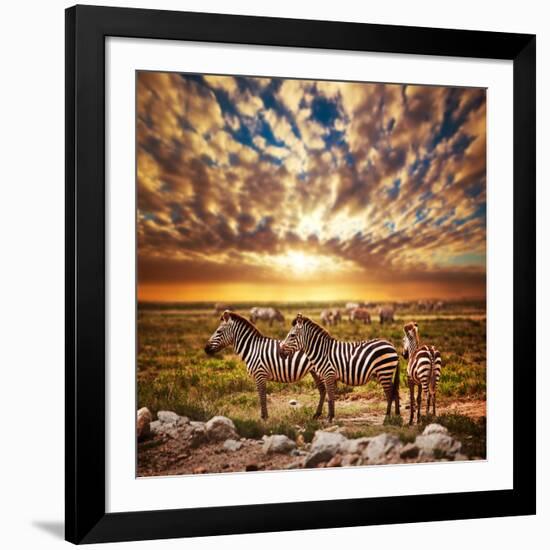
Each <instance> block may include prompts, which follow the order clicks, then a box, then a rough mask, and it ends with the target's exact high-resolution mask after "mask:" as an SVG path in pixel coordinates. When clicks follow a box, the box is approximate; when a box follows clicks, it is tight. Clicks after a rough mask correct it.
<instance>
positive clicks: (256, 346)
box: [204, 311, 326, 420]
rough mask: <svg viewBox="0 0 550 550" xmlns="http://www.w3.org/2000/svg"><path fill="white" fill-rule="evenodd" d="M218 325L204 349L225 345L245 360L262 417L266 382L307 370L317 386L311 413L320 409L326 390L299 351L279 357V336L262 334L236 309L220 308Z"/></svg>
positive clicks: (292, 379)
mask: <svg viewBox="0 0 550 550" xmlns="http://www.w3.org/2000/svg"><path fill="white" fill-rule="evenodd" d="M220 321H221V323H220V325H219V327H218V328H217V329H216V330H215V332H214V334H212V336H211V337H210V339H209V340H208V343H207V344H206V346H205V348H204V351H205V352H206V353H208V354H213V353H216V352H217V351H220V350H221V349H223V348H225V347H227V346H233V348H234V350H235V352H236V353H237V354H238V355H239V356H240V357H241V359H242V360H243V361H244V362H245V363H246V371H247V372H248V374H249V375H251V376H252V377H253V378H254V380H255V381H256V388H257V389H258V395H259V397H260V406H261V414H262V418H263V419H264V420H265V419H267V402H266V382H267V381H268V380H275V381H277V382H297V381H298V380H301V379H302V378H303V377H304V376H306V374H308V373H310V374H311V376H312V378H313V380H314V381H315V386H316V387H317V389H318V390H319V405H318V407H317V412H316V415H315V417H316V418H317V417H319V416H320V415H321V412H322V410H323V403H324V401H325V395H326V390H325V386H324V384H323V383H322V382H321V380H320V379H319V377H318V376H317V374H316V373H315V371H314V370H312V369H313V364H312V363H310V362H309V361H308V359H307V357H306V355H305V353H303V352H299V353H295V354H293V355H291V356H286V357H283V355H282V354H281V353H280V347H279V344H280V340H274V339H273V338H268V337H267V336H264V335H263V334H262V333H261V332H260V331H259V330H258V329H257V328H256V327H255V326H254V325H253V324H252V323H251V322H250V321H249V320H248V319H245V318H244V317H241V316H240V315H238V314H237V313H233V312H231V311H224V312H223V315H222V316H221V318H220Z"/></svg>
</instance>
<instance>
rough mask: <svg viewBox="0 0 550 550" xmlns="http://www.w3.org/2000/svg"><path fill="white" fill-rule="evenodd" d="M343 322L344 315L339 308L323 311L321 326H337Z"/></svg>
mask: <svg viewBox="0 0 550 550" xmlns="http://www.w3.org/2000/svg"><path fill="white" fill-rule="evenodd" d="M341 321H342V314H341V313H340V310H339V309H338V308H334V309H323V311H321V324H322V325H323V326H326V325H337V324H338V323H340V322H341Z"/></svg>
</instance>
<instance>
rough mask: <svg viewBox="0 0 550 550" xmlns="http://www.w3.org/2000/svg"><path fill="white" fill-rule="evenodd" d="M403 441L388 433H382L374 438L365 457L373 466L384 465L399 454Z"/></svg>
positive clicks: (364, 454)
mask: <svg viewBox="0 0 550 550" xmlns="http://www.w3.org/2000/svg"><path fill="white" fill-rule="evenodd" d="M400 448H401V441H399V438H398V437H395V436H394V435H390V434H387V433H382V434H380V435H377V436H376V437H373V438H372V439H371V440H370V442H369V444H368V446H367V448H366V449H365V452H364V453H363V456H364V457H365V458H367V459H368V461H369V462H370V463H372V464H383V463H384V462H386V461H387V460H388V459H389V458H392V457H393V456H394V455H395V454H396V453H399V450H400Z"/></svg>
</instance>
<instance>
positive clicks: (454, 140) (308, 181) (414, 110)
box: [136, 72, 486, 302]
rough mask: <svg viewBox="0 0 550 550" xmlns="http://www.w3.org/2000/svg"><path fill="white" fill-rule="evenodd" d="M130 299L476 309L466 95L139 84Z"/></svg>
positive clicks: (477, 242)
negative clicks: (401, 303)
mask: <svg viewBox="0 0 550 550" xmlns="http://www.w3.org/2000/svg"><path fill="white" fill-rule="evenodd" d="M136 127H137V200H138V211H137V237H138V298H139V299H140V300H146V301H227V302H230V301H249V302H254V301H258V302H269V301H303V300H327V301H331V300H332V301H336V300H346V299H364V300H410V299H426V298H444V299H453V298H457V299H459V298H465V297H484V296H485V281H486V94H485V90H484V89H478V88H450V87H438V86H418V85H402V84H380V83H355V82H331V81H318V80H295V79H282V78H257V77H233V76H210V75H194V74H180V73H162V72H138V76H137V126H136Z"/></svg>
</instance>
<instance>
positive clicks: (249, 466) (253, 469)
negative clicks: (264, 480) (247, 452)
mask: <svg viewBox="0 0 550 550" xmlns="http://www.w3.org/2000/svg"><path fill="white" fill-rule="evenodd" d="M258 469H259V468H258V465H257V464H254V463H250V464H247V465H246V466H245V469H244V471H245V472H257V471H258Z"/></svg>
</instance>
